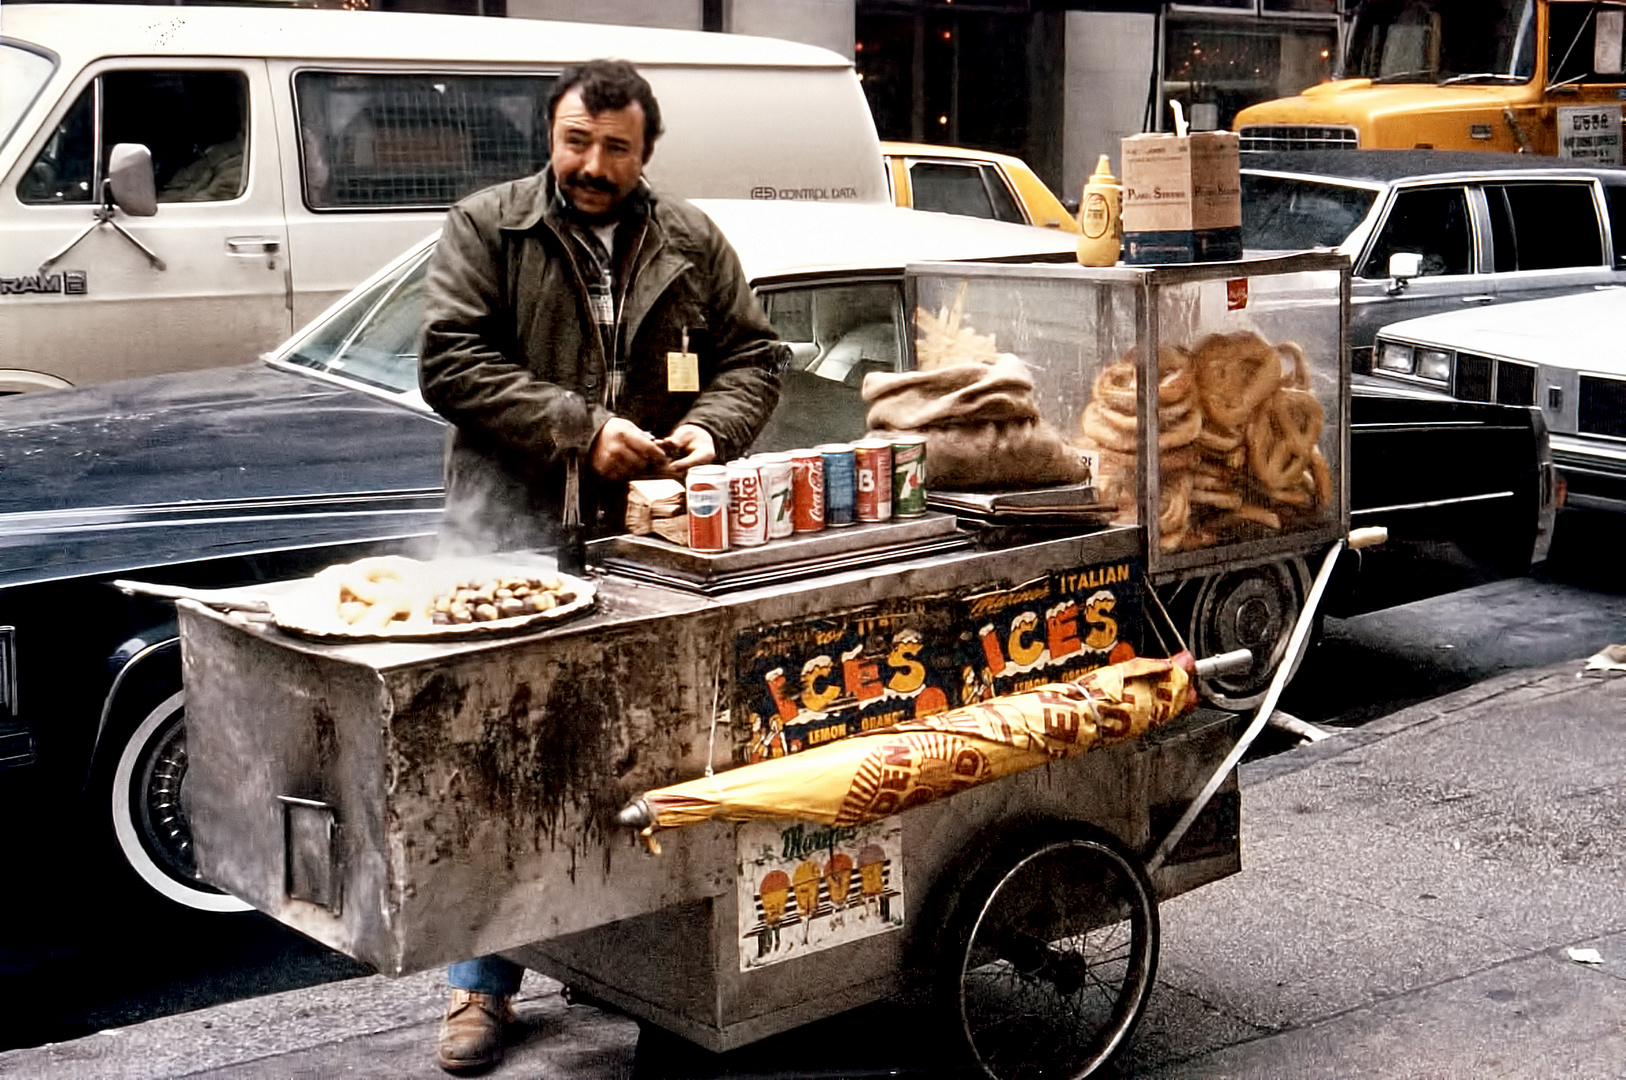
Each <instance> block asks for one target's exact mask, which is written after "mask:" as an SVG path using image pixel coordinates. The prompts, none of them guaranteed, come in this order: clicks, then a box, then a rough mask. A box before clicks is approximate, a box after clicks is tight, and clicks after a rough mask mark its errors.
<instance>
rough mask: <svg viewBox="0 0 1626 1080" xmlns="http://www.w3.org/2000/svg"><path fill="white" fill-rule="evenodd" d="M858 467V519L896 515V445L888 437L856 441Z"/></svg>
mask: <svg viewBox="0 0 1626 1080" xmlns="http://www.w3.org/2000/svg"><path fill="white" fill-rule="evenodd" d="M853 461H854V465H855V466H856V468H857V470H858V520H859V521H886V520H888V519H890V518H891V517H892V444H891V443H889V442H887V441H886V440H884V439H865V440H863V441H862V442H855V443H853Z"/></svg>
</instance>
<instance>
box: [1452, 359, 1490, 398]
mask: <svg viewBox="0 0 1626 1080" xmlns="http://www.w3.org/2000/svg"><path fill="white" fill-rule="evenodd" d="M1494 368H1495V361H1493V360H1491V359H1490V358H1489V357H1485V356H1474V355H1472V354H1470V353H1458V354H1457V385H1456V390H1455V394H1456V396H1457V397H1458V398H1460V399H1462V400H1463V401H1489V400H1490V399H1491V371H1492V370H1494Z"/></svg>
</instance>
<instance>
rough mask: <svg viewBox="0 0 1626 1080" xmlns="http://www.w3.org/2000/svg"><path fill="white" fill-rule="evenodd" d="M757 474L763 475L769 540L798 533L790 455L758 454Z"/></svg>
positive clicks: (755, 459)
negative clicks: (793, 501) (793, 504)
mask: <svg viewBox="0 0 1626 1080" xmlns="http://www.w3.org/2000/svg"><path fill="white" fill-rule="evenodd" d="M751 460H752V461H754V462H756V466H757V472H758V473H760V474H761V475H762V501H763V503H764V505H766V506H767V508H768V538H769V539H770V540H776V539H778V538H780V537H782V536H789V535H790V534H791V533H793V532H795V531H796V524H795V522H793V521H792V520H791V489H792V487H793V486H794V485H793V483H792V481H791V473H792V472H793V470H792V468H791V463H790V455H789V454H757V455H756V456H755V457H753V458H752V459H751Z"/></svg>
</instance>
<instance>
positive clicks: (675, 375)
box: [666, 327, 700, 394]
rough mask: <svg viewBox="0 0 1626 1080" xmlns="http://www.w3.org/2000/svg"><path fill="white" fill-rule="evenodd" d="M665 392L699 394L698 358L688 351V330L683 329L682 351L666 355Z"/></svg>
mask: <svg viewBox="0 0 1626 1080" xmlns="http://www.w3.org/2000/svg"><path fill="white" fill-rule="evenodd" d="M666 390H667V392H668V393H672V394H698V393H699V392H700V357H699V356H697V355H696V354H694V353H692V352H690V351H689V329H688V327H684V329H683V351H682V352H669V353H667V354H666Z"/></svg>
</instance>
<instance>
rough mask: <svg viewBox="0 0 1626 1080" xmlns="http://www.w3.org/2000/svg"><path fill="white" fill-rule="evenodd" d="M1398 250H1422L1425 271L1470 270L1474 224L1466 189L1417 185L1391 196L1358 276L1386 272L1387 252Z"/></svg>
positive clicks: (1391, 252)
mask: <svg viewBox="0 0 1626 1080" xmlns="http://www.w3.org/2000/svg"><path fill="white" fill-rule="evenodd" d="M1400 251H1414V252H1416V253H1417V254H1419V255H1421V256H1422V257H1423V274H1424V275H1425V276H1428V275H1434V274H1468V273H1472V272H1473V229H1472V227H1471V226H1470V225H1469V219H1468V192H1467V190H1466V189H1465V188H1460V187H1439V188H1419V189H1416V190H1412V191H1402V192H1400V193H1399V194H1398V195H1396V196H1395V201H1394V206H1393V207H1391V208H1390V210H1389V217H1388V220H1386V221H1385V222H1384V223H1383V229H1382V231H1380V232H1379V233H1378V239H1377V242H1376V243H1374V244H1373V245H1372V253H1371V254H1370V255H1368V256H1367V258H1366V262H1365V263H1364V264H1363V265H1362V267H1361V272H1360V276H1361V277H1363V278H1384V277H1388V276H1389V256H1391V255H1393V254H1395V253H1396V252H1400Z"/></svg>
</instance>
